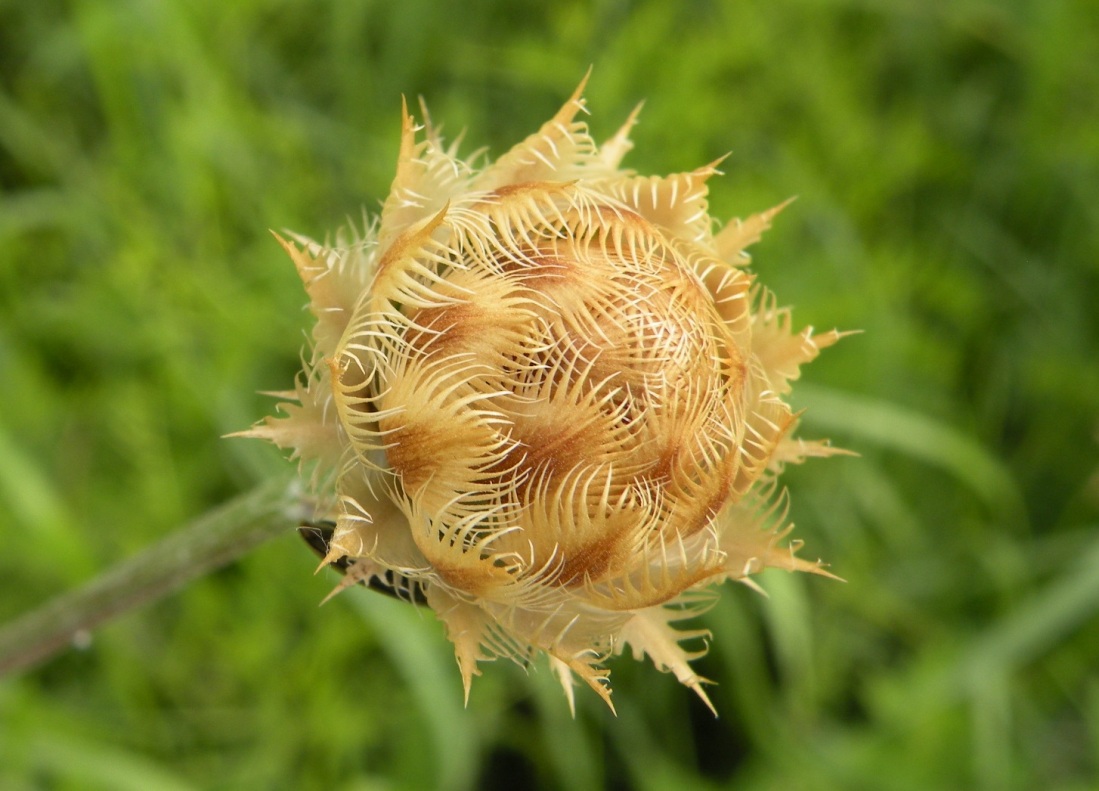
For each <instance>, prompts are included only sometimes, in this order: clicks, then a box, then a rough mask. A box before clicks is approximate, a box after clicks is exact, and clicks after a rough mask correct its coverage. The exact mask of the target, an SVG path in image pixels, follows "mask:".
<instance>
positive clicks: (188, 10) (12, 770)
mask: <svg viewBox="0 0 1099 791" xmlns="http://www.w3.org/2000/svg"><path fill="white" fill-rule="evenodd" d="M590 64H593V65H594V73H593V77H592V80H591V83H590V86H589V90H588V98H589V107H590V108H591V110H592V117H591V125H592V128H593V130H594V132H595V135H596V137H597V138H599V139H602V138H604V137H606V136H609V135H610V134H611V133H612V132H613V131H614V130H615V129H616V128H617V126H618V124H619V123H620V121H621V120H622V119H623V118H624V116H625V115H626V113H627V112H628V111H629V110H630V109H631V108H632V107H633V106H634V105H635V104H636V103H637V102H638V101H639V100H641V99H647V104H646V106H645V109H644V111H643V115H642V120H641V124H640V125H639V126H638V127H637V128H636V131H635V134H634V138H635V140H636V144H637V145H636V148H635V149H634V151H633V153H632V154H631V155H630V157H629V158H628V160H627V163H628V164H629V165H630V166H632V167H634V168H636V169H638V170H640V171H642V172H647V173H664V172H669V171H676V170H684V169H692V168H694V167H696V166H699V165H701V164H704V163H706V162H709V161H711V160H713V159H715V158H717V157H719V156H721V155H722V154H724V153H726V152H728V151H731V152H732V155H731V156H730V158H729V159H728V160H726V161H725V163H724V165H723V169H724V170H725V172H726V173H727V175H726V176H724V177H723V178H720V179H715V180H713V181H711V190H712V195H713V200H712V205H713V207H714V213H715V214H716V215H718V216H721V217H728V216H734V215H745V214H748V213H751V212H753V211H756V210H759V209H762V208H765V207H769V206H772V205H774V204H776V203H778V202H780V201H781V200H783V199H785V198H786V197H788V196H790V195H798V196H799V200H798V201H797V202H796V203H795V204H794V205H793V206H792V207H790V208H789V209H788V210H787V211H786V212H785V213H784V214H783V215H782V216H781V217H780V218H779V220H778V223H777V226H776V228H775V229H774V230H773V231H771V232H770V233H769V234H768V235H767V236H766V237H765V239H764V243H763V244H761V245H760V246H758V247H757V248H755V256H754V258H755V263H754V266H755V269H756V270H757V271H758V272H759V273H760V275H761V278H762V279H763V281H764V282H766V283H767V284H768V285H770V286H771V287H773V288H774V290H776V291H777V293H778V295H779V297H780V300H781V301H782V302H785V303H789V304H793V305H794V306H795V307H796V311H795V320H796V321H797V323H799V324H805V323H809V324H813V325H814V326H816V327H818V328H820V329H829V328H831V327H833V326H838V327H840V328H843V329H854V328H858V329H862V330H864V334H861V335H858V336H855V337H852V338H849V339H847V340H845V341H844V342H843V343H842V344H840V345H839V346H837V347H835V348H834V349H831V350H828V351H827V352H826V353H825V355H824V356H823V357H822V358H821V359H820V360H819V361H817V362H816V363H814V364H813V365H812V366H810V367H809V368H808V369H806V370H805V372H804V376H803V382H802V383H799V384H800V385H801V386H800V387H797V388H796V389H795V393H794V400H795V403H796V404H797V405H798V406H799V407H805V408H807V410H808V411H807V413H806V415H805V419H804V429H803V434H805V435H808V436H831V437H833V438H834V439H835V440H836V441H837V442H838V443H839V444H841V445H844V446H845V447H849V448H853V449H855V450H857V451H858V452H859V453H860V454H861V458H859V459H852V458H838V459H831V460H825V461H816V462H812V463H810V464H807V465H806V466H804V467H801V468H797V469H795V470H792V471H791V472H790V473H789V474H788V476H787V482H788V484H789V486H790V488H791V492H792V499H793V511H792V515H793V517H794V519H795V521H796V522H797V525H798V529H797V534H796V535H797V536H798V537H800V538H801V539H804V540H805V542H806V547H805V550H804V551H803V554H804V555H805V556H807V557H810V558H815V557H821V558H824V559H826V560H827V561H829V562H830V563H831V568H832V570H833V571H835V572H836V573H837V574H839V575H841V576H843V577H844V578H845V579H846V580H847V582H846V583H837V582H831V581H828V580H825V579H820V578H807V577H801V576H791V575H788V574H785V573H782V572H770V573H767V574H765V575H763V576H762V578H761V580H760V581H761V583H762V585H763V586H764V587H765V588H766V589H767V590H768V592H769V594H770V596H769V598H763V597H760V596H758V595H756V594H754V593H752V592H751V591H749V590H747V589H745V588H743V587H739V586H733V585H729V586H727V588H726V589H725V590H724V591H723V595H722V598H721V601H720V603H719V604H718V605H717V606H716V607H715V608H714V609H713V610H712V611H711V612H710V613H709V614H708V615H707V616H706V618H705V622H706V625H707V626H709V627H710V628H711V629H712V630H713V640H712V645H711V651H710V654H709V656H708V657H706V658H705V659H704V660H702V661H700V662H698V663H697V664H698V668H699V670H700V672H701V673H702V674H703V675H705V676H707V677H709V678H711V679H714V680H715V681H717V682H718V684H717V686H715V687H713V688H712V689H711V691H710V694H711V696H712V697H713V699H714V702H715V704H716V705H717V707H718V709H719V711H720V712H721V717H720V719H717V720H714V719H713V718H712V717H711V716H710V715H709V714H708V712H707V711H706V710H705V709H704V708H703V707H702V706H701V704H700V703H699V702H698V701H697V700H695V698H694V695H693V694H691V693H690V692H689V691H688V690H686V689H684V688H681V687H680V686H679V685H678V684H677V683H676V682H675V679H674V678H672V677H671V676H668V675H662V674H658V673H656V671H654V670H653V669H652V668H651V667H650V666H643V665H640V664H638V663H634V662H633V661H632V660H630V659H629V658H628V657H627V658H620V659H618V660H616V661H614V662H613V664H612V669H613V682H614V688H615V700H616V703H617V707H618V714H619V716H618V717H617V718H614V717H612V716H611V715H610V714H609V712H607V711H605V710H604V707H603V705H602V703H600V701H599V700H598V699H597V698H596V696H595V695H593V694H590V693H589V692H587V691H583V690H582V691H580V694H579V706H578V709H579V710H578V715H577V718H576V720H575V721H573V720H570V718H569V714H568V708H567V705H566V704H565V701H564V699H563V698H562V696H561V695H560V691H559V690H557V689H555V684H554V682H553V681H552V680H551V679H550V678H549V673H548V672H547V671H546V669H545V668H544V667H541V668H536V669H534V670H533V671H532V672H530V673H529V674H527V673H525V672H524V671H523V670H521V669H520V668H517V667H514V666H512V665H511V664H510V663H500V662H498V663H496V664H495V665H489V666H486V667H485V674H484V675H483V676H482V677H480V678H479V679H477V680H476V682H475V684H474V688H473V694H472V699H471V702H470V704H469V707H468V709H463V708H462V703H461V684H460V680H459V675H458V671H457V668H456V666H455V664H454V661H453V656H452V653H451V648H450V645H449V643H448V642H446V640H445V639H444V638H443V637H442V634H441V629H440V628H439V626H438V625H437V624H436V622H435V621H434V619H433V618H432V617H431V615H430V613H420V612H419V611H417V610H416V609H415V608H413V607H409V606H406V605H401V604H399V603H395V602H392V601H390V600H387V599H385V598H384V597H382V596H378V595H374V594H371V593H369V592H367V591H356V592H353V593H351V594H345V595H344V596H342V597H340V598H339V599H337V600H336V601H334V602H333V603H330V604H329V605H327V606H325V607H324V608H323V609H319V610H318V609H317V602H318V601H319V600H320V599H321V598H322V596H323V595H324V594H325V593H326V592H327V591H328V589H329V588H330V587H331V585H332V584H333V582H334V580H333V578H332V577H331V576H328V575H325V574H322V575H318V576H317V577H312V576H310V573H311V571H312V568H313V566H314V562H315V561H314V559H313V558H312V556H311V555H309V554H308V552H307V551H306V550H305V549H304V548H303V546H302V545H301V544H300V541H299V540H298V539H297V538H296V537H295V536H293V535H291V534H289V533H288V534H287V535H286V537H285V538H281V539H278V540H275V541H273V542H271V543H269V544H268V545H266V546H264V547H263V548H261V549H260V550H258V551H256V552H254V553H253V554H252V555H250V556H249V557H248V558H247V559H245V560H244V561H243V562H240V563H237V564H235V565H233V566H232V567H230V568H228V569H226V570H224V571H221V572H218V573H216V574H214V575H212V576H210V577H208V578H206V579H204V580H202V581H200V582H197V583H195V584H193V585H191V586H190V587H188V588H187V589H186V590H184V591H183V592H182V593H180V594H177V595H174V596H172V597H170V598H168V599H167V600H165V601H162V602H160V603H158V604H156V605H154V606H151V607H147V608H144V609H142V610H140V611H138V612H136V613H132V614H130V615H127V616H125V617H123V618H121V619H119V620H118V621H116V622H114V623H112V624H111V625H109V626H107V627H105V628H103V629H101V630H100V631H98V632H97V633H96V635H95V640H94V642H93V643H92V645H91V647H90V649H88V650H84V651H71V652H68V653H66V654H64V655H62V656H60V657H58V658H56V659H55V660H53V661H51V662H49V663H47V664H45V665H44V666H42V667H40V668H39V669H36V670H34V671H32V672H29V673H26V674H24V675H23V676H21V677H18V678H11V679H4V680H0V788H4V789H39V788H50V789H141V791H158V790H160V789H165V790H167V789H172V790H173V791H174V790H175V789H313V788H318V789H319V788H325V789H348V791H351V790H354V791H367V790H368V789H369V790H372V791H373V790H375V789H379V790H380V789H420V788H442V789H452V790H453V791H458V790H459V789H473V788H517V787H530V788H536V787H544V788H566V787H567V788H570V789H597V788H611V789H627V788H638V789H666V788H669V789H670V788H674V789H712V788H725V787H735V788H737V789H760V790H762V789H768V790H774V791H777V790H778V789H931V788H935V789H942V788H958V789H960V788H967V789H968V788H978V789H1011V788H1017V789H1031V788H1043V789H1093V788H1096V787H1099V676H1097V675H1096V674H1095V669H1096V667H1099V619H1097V618H1096V612H1097V610H1099V531H1097V530H1096V526H1097V524H1099V518H1097V512H1099V477H1097V475H1096V473H1097V469H1099V455H1097V453H1096V450H1097V445H1096V440H1097V430H1099V318H1097V317H1096V311H1095V303H1096V301H1097V298H1099V265H1097V262H1099V235H1097V232H1096V228H1097V227H1099V68H1097V67H1096V64H1099V13H1096V9H1095V6H1094V4H1093V3H1090V2H1087V1H1086V0H1079V1H1078V2H1071V1H1069V0H1014V1H1012V0H1005V1H1004V2H992V1H990V0H989V1H986V0H958V1H957V2H916V1H915V0H913V1H912V2H902V1H901V0H867V1H866V2H841V1H840V0H793V1H792V2H784V3H762V2H716V1H711V2H703V1H702V0H694V1H691V2H674V3H673V2H660V1H659V0H650V1H647V2H646V1H640V0H639V1H638V2H630V1H629V0H603V1H602V2H592V3H582V2H573V1H565V2H555V3H543V2H534V1H533V0H527V1H526V2H513V3H503V2H497V3H492V2H468V3H462V4H459V3H442V2H438V3H432V2H426V1H425V0H404V1H403V2H400V3H396V2H381V1H380V0H376V1H374V2H353V1H352V0H346V1H344V2H340V1H338V0H331V1H330V2H317V3H309V2H291V1H290V0H233V1H232V2H220V3H214V2H185V1H184V0H159V1H158V0H117V1H115V2H106V0H68V1H67V2H61V1H60V0H43V1H42V2H36V3H26V2H20V1H19V0H0V188H2V195H0V388H2V389H0V523H2V524H0V536H2V539H3V540H2V543H0V621H2V620H7V619H9V618H11V617H13V616H15V615H16V614H18V613H20V612H23V611H25V610H27V609H29V608H31V607H33V606H34V605H36V604H38V603H39V602H41V601H44V600H45V599H46V598H48V597H49V596H51V595H52V594H54V593H56V592H58V591H61V590H65V589H68V588H71V587H73V586H75V585H77V584H79V583H80V582H82V581H84V580H86V579H89V578H91V577H92V576H94V575H95V574H96V573H97V572H100V571H102V570H103V569H106V568H108V567H109V566H110V565H111V564H112V563H114V562H115V561H117V560H118V559H120V558H123V557H125V556H128V555H130V554H132V553H134V552H136V551H137V550H139V549H140V548H141V547H143V546H145V545H147V544H149V543H151V542H153V541H154V540H156V539H157V538H159V537H161V536H163V535H166V534H168V533H169V532H171V531H172V530H174V529H175V528H176V527H177V526H179V525H180V524H182V523H184V522H185V521H187V520H189V519H191V518H193V517H195V516H197V515H199V514H202V513H203V512H204V511H206V510H208V509H210V508H211V507H213V506H215V505H216V504H218V503H219V502H222V501H224V500H226V499H228V498H230V497H232V496H234V495H235V494H237V493H239V492H241V491H244V490H247V489H249V488H251V487H252V486H253V485H254V484H255V483H256V482H258V481H260V480H262V479H264V478H267V477H269V476H271V475H278V474H283V473H285V472H286V470H287V466H288V465H287V463H286V462H285V461H284V460H283V459H282V458H281V457H280V455H279V454H278V452H277V451H276V450H274V449H273V448H271V447H267V446H265V445H264V444H262V443H258V442H248V441H243V440H221V439H219V436H220V435H222V434H224V433H226V432H229V431H233V430H238V429H241V428H244V427H246V426H248V425H250V424H251V423H252V422H253V421H254V420H255V419H257V418H259V417H260V416H262V415H265V414H267V413H268V412H270V411H271V409H272V402H271V401H270V400H269V399H266V398H264V397H262V396H260V395H257V391H260V390H272V389H282V388H285V387H286V386H287V385H288V383H289V382H290V381H291V377H292V376H293V375H294V373H295V371H296V369H297V367H298V355H299V352H300V350H301V348H302V346H303V344H304V340H305V336H304V332H305V331H306V328H307V327H308V326H309V320H308V316H307V314H306V313H305V312H304V311H303V309H302V307H303V305H304V302H305V298H304V294H303V292H302V290H301V288H300V284H299V282H298V280H297V277H296V275H295V273H294V271H293V268H292V266H291V264H290V262H289V261H288V260H287V259H286V258H285V256H284V255H283V254H282V253H281V251H280V250H279V249H278V247H277V245H276V244H275V242H274V241H273V240H272V239H271V237H270V236H269V234H268V232H267V229H269V228H275V229H282V228H291V229H295V230H298V231H301V232H303V233H306V234H309V235H312V236H315V237H319V238H323V237H324V235H325V234H326V233H327V232H328V231H329V230H331V229H334V228H335V227H337V226H339V225H341V224H343V223H344V222H345V221H346V220H347V219H348V218H352V219H355V220H358V218H359V217H360V216H361V212H362V210H363V207H365V208H366V209H367V210H369V211H374V210H376V209H377V207H378V206H379V202H380V201H381V199H382V198H384V196H385V194H386V192H387V189H388V184H389V181H390V179H391V178H392V175H393V171H394V162H395V156H396V149H397V140H398V133H399V109H400V98H401V95H402V94H404V95H407V96H409V97H413V98H414V97H416V96H417V95H422V96H423V97H424V98H425V99H426V101H427V102H428V104H429V106H430V108H431V110H432V115H433V117H434V118H435V120H436V121H438V122H442V123H443V124H444V125H445V132H446V133H448V134H449V135H451V136H453V135H455V134H457V133H458V132H459V131H461V130H462V129H468V134H467V141H466V142H465V143H464V147H463V151H466V152H468V151H472V150H473V149H475V148H478V147H480V146H482V145H486V146H488V148H489V151H490V153H491V154H492V155H496V154H499V153H501V152H502V151H504V150H506V148H507V147H508V146H509V145H510V144H511V143H513V142H516V141H518V140H519V139H521V137H523V136H524V135H526V134H527V133H529V132H531V131H533V130H534V129H536V128H537V126H538V125H539V124H540V123H541V122H542V121H543V120H545V119H546V118H548V117H549V116H550V115H551V114H552V113H553V111H554V110H555V109H556V108H557V107H558V106H559V105H560V104H561V103H562V102H563V101H564V99H565V98H567V96H568V95H569V93H570V92H571V91H572V89H573V88H574V87H575V85H576V83H577V82H578V81H579V79H580V78H581V76H582V75H583V73H584V72H585V70H586V69H587V68H588V66H589V65H590Z"/></svg>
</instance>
